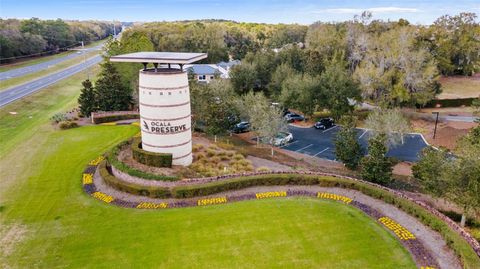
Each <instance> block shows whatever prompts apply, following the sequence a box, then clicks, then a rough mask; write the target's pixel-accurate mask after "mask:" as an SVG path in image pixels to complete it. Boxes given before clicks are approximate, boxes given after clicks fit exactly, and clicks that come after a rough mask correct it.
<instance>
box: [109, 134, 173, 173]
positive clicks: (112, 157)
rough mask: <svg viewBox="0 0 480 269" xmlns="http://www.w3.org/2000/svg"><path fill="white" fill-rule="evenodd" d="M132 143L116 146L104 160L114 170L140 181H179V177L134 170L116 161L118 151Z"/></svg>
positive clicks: (128, 141)
mask: <svg viewBox="0 0 480 269" xmlns="http://www.w3.org/2000/svg"><path fill="white" fill-rule="evenodd" d="M131 143H132V141H131V140H127V141H124V142H122V143H120V144H118V145H117V146H115V147H114V148H113V149H112V150H110V151H109V152H107V153H106V159H107V160H108V163H109V164H110V165H112V166H114V167H115V168H116V169H118V170H120V171H122V172H123V173H126V174H129V175H131V176H134V177H139V178H142V179H147V180H164V181H176V180H179V177H177V176H166V175H159V174H151V173H147V172H144V171H141V170H138V169H135V168H133V167H130V166H128V165H127V164H125V163H123V162H121V161H119V160H118V153H119V151H120V150H121V149H122V148H123V147H125V146H130V144H131Z"/></svg>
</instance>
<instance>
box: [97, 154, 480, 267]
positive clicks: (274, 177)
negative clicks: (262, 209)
mask: <svg viewBox="0 0 480 269" xmlns="http://www.w3.org/2000/svg"><path fill="white" fill-rule="evenodd" d="M99 168H100V173H101V175H102V177H104V179H105V181H106V182H107V183H108V184H110V185H112V186H113V187H115V188H117V189H120V190H123V191H126V192H130V193H134V194H138V195H144V196H149V197H155V198H169V197H173V198H191V197H196V196H205V195H211V194H215V193H218V192H224V191H230V190H239V189H243V188H248V187H253V186H271V185H319V186H322V187H339V188H346V189H353V190H357V191H360V192H361V193H363V194H365V195H368V196H370V197H373V198H376V199H379V200H382V201H384V202H386V203H389V204H392V205H395V206H396V207H398V208H399V209H401V210H403V211H405V212H406V213H408V214H410V215H412V216H414V217H416V218H417V219H418V220H419V221H421V222H422V223H423V224H425V225H426V226H429V227H430V228H432V229H433V230H435V231H437V232H439V233H440V234H441V235H442V236H443V238H444V239H445V241H446V243H447V245H448V246H449V247H451V248H452V249H453V250H454V251H455V253H456V254H457V255H458V256H459V257H460V258H461V260H462V261H463V264H464V265H465V268H479V267H478V266H479V265H480V258H479V257H478V256H477V254H476V253H475V252H474V251H473V249H472V248H471V247H470V245H469V244H467V242H466V241H465V240H464V238H462V237H461V236H460V235H459V234H458V233H456V232H455V231H453V230H452V228H450V227H449V226H448V224H447V223H445V222H444V221H442V220H441V219H439V218H438V217H437V216H435V215H434V214H432V213H431V212H429V211H428V210H427V209H425V208H423V207H421V206H420V205H417V204H415V203H414V202H412V201H409V200H407V199H405V198H402V197H400V196H398V195H396V194H394V193H391V192H389V191H387V190H384V189H381V188H378V187H375V186H373V185H371V184H368V183H365V182H362V181H357V180H353V179H348V178H341V177H334V176H319V175H302V174H269V175H256V176H246V177H238V178H231V179H226V180H222V181H218V182H212V183H206V184H198V185H190V186H178V187H174V188H171V189H169V188H164V187H145V186H139V185H136V184H132V183H126V182H122V181H120V180H118V179H117V178H115V177H114V176H112V175H111V174H110V173H109V171H108V169H107V166H106V162H103V163H102V164H101V165H100V167H99Z"/></svg>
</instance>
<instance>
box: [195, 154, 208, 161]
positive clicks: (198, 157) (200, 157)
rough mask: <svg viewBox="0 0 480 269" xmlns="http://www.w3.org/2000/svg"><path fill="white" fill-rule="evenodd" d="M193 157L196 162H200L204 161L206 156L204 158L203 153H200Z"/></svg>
mask: <svg viewBox="0 0 480 269" xmlns="http://www.w3.org/2000/svg"><path fill="white" fill-rule="evenodd" d="M193 157H194V158H195V160H197V161H201V160H204V159H206V158H207V156H206V155H205V154H204V153H202V152H200V153H196V154H194V155H193Z"/></svg>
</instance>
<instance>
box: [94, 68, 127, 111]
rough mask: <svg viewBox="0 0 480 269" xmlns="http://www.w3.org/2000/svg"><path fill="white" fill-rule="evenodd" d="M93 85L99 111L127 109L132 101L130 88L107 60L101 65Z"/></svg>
mask: <svg viewBox="0 0 480 269" xmlns="http://www.w3.org/2000/svg"><path fill="white" fill-rule="evenodd" d="M101 67H102V70H101V72H100V75H99V79H98V80H97V83H96V85H95V89H96V93H97V105H98V109H99V110H101V111H121V110H128V109H129V108H130V105H131V103H132V90H131V89H130V88H129V87H127V86H125V85H124V84H123V83H122V80H121V76H120V73H119V72H118V71H117V69H116V68H115V66H114V65H113V64H112V63H111V62H109V61H107V62H104V63H103V64H102V65H101Z"/></svg>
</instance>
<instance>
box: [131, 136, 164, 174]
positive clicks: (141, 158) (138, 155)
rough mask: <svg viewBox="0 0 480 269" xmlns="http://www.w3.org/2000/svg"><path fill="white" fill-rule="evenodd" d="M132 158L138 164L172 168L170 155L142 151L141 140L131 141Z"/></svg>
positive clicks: (137, 138)
mask: <svg viewBox="0 0 480 269" xmlns="http://www.w3.org/2000/svg"><path fill="white" fill-rule="evenodd" d="M131 148H132V156H133V159H134V160H135V161H137V162H139V163H142V164H145V165H149V166H154V167H172V154H171V153H158V152H150V151H146V150H143V149H142V141H141V138H139V137H136V138H134V139H133V141H132V146H131Z"/></svg>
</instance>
